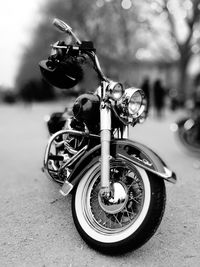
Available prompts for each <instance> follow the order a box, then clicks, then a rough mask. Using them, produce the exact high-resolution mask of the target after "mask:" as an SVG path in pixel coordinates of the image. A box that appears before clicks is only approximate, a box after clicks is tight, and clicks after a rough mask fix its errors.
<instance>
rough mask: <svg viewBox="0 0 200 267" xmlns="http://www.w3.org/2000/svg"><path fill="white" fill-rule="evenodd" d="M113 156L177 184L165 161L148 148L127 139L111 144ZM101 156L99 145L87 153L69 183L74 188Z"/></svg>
mask: <svg viewBox="0 0 200 267" xmlns="http://www.w3.org/2000/svg"><path fill="white" fill-rule="evenodd" d="M110 151H111V156H112V157H113V158H122V159H126V160H128V161H129V162H131V163H132V164H135V165H137V166H139V167H141V168H143V169H145V170H146V171H148V172H150V173H153V174H155V175H157V176H158V177H161V178H163V179H165V180H167V181H169V182H172V183H175V182H176V175H175V173H174V172H172V171H170V170H169V169H168V168H167V166H166V164H165V163H164V162H163V160H162V159H161V158H160V157H159V156H158V155H157V154H156V153H154V152H153V151H152V150H151V149H149V148H148V147H146V146H144V145H142V144H140V143H137V142H134V141H131V140H127V139H123V140H113V141H112V142H111V149H110ZM100 156H101V145H97V146H95V147H94V148H92V149H91V150H90V151H88V152H87V153H85V155H84V156H83V157H82V159H81V160H80V161H79V162H78V163H77V164H76V166H75V168H74V169H73V171H72V172H71V174H70V176H69V178H68V182H69V183H71V184H72V185H73V186H74V185H75V184H77V183H78V182H79V180H80V179H81V177H82V176H83V175H84V174H85V173H86V172H87V170H89V169H90V168H91V167H92V166H93V165H94V164H95V163H96V162H97V161H99V159H100Z"/></svg>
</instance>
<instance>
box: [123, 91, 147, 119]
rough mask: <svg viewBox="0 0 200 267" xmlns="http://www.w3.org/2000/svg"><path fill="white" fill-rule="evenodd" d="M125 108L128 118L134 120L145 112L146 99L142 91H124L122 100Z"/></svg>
mask: <svg viewBox="0 0 200 267" xmlns="http://www.w3.org/2000/svg"><path fill="white" fill-rule="evenodd" d="M122 103H123V105H125V106H126V109H127V113H128V117H129V118H130V119H136V118H138V117H140V116H141V114H142V113H143V112H144V111H145V110H146V98H145V94H144V92H143V90H141V89H139V88H134V87H131V88H128V89H126V90H125V93H124V95H123V100H122Z"/></svg>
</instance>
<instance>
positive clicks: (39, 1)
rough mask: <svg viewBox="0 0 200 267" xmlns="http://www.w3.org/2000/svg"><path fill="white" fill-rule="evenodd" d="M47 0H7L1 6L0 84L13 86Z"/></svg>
mask: <svg viewBox="0 0 200 267" xmlns="http://www.w3.org/2000/svg"><path fill="white" fill-rule="evenodd" d="M46 1H47V0H5V1H2V2H1V8H0V36H1V41H0V72H1V74H0V86H2V85H3V86H4V85H5V86H11V87H12V86H13V84H14V79H15V76H16V73H17V68H18V66H19V59H20V55H21V53H22V51H23V48H24V47H25V46H27V45H28V43H29V42H30V38H31V33H32V32H33V29H34V27H35V26H36V25H37V23H38V21H39V20H40V19H41V17H40V16H39V13H38V10H39V8H40V6H41V5H43V4H44V3H45V2H46Z"/></svg>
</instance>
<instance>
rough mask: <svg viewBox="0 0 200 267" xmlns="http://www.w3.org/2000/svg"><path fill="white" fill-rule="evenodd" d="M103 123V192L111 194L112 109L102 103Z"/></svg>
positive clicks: (107, 194) (101, 120)
mask: <svg viewBox="0 0 200 267" xmlns="http://www.w3.org/2000/svg"><path fill="white" fill-rule="evenodd" d="M100 124H101V134H100V136H101V194H102V195H105V196H109V195H110V141H111V111H110V108H109V107H108V106H107V105H106V104H104V103H102V105H101V109H100Z"/></svg>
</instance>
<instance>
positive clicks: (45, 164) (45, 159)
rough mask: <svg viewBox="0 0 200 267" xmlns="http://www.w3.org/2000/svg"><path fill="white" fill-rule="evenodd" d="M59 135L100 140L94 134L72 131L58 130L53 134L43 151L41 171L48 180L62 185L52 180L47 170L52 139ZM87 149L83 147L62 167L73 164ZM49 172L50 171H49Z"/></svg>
mask: <svg viewBox="0 0 200 267" xmlns="http://www.w3.org/2000/svg"><path fill="white" fill-rule="evenodd" d="M61 134H74V135H77V136H85V137H90V138H98V139H99V138H100V136H99V135H94V134H89V133H85V132H79V131H74V130H60V131H58V132H56V133H55V134H53V135H52V136H51V137H50V139H49V141H48V143H47V146H46V150H45V154H44V161H43V170H44V172H45V174H46V175H47V177H48V178H50V179H51V180H55V181H58V182H60V183H62V181H60V180H57V179H53V178H52V177H51V175H50V173H49V168H48V157H49V152H50V148H51V145H52V143H53V142H54V139H55V138H56V137H57V136H58V135H61ZM86 149H87V147H86V146H85V147H83V148H82V149H81V150H80V151H79V152H78V154H77V153H76V154H75V155H74V156H72V157H71V158H70V160H69V161H68V162H66V164H65V165H64V167H66V165H67V163H68V164H72V163H74V161H75V160H76V159H77V158H78V157H79V156H81V155H82V154H83V152H85V150H86ZM50 171H51V170H50Z"/></svg>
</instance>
